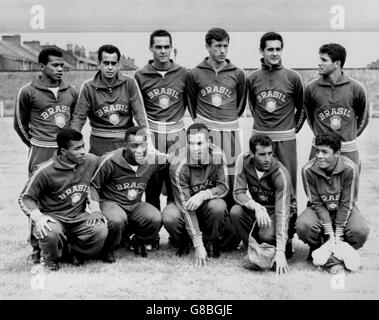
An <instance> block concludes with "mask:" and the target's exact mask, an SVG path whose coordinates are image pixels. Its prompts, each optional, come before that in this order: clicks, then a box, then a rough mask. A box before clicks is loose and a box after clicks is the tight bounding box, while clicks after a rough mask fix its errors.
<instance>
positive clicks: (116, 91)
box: [70, 71, 148, 140]
mask: <svg viewBox="0 0 379 320" xmlns="http://www.w3.org/2000/svg"><path fill="white" fill-rule="evenodd" d="M87 116H88V119H89V124H90V126H91V129H92V131H91V134H92V135H93V136H97V137H102V138H111V139H116V140H123V139H124V135H125V131H126V129H127V128H129V127H132V126H133V125H134V124H133V117H134V118H135V120H136V122H137V124H138V125H139V126H141V127H144V128H148V124H147V118H146V112H145V107H144V104H143V99H142V96H141V92H140V91H139V87H138V84H137V82H136V81H135V79H134V78H132V77H130V76H127V75H126V76H125V75H123V74H122V73H120V72H119V73H118V74H117V79H116V82H115V83H114V84H113V86H112V87H109V88H108V87H107V86H106V84H105V83H104V82H103V81H102V79H101V72H100V71H98V72H97V73H96V75H95V77H94V78H93V79H89V80H87V81H85V82H84V83H83V84H82V86H81V88H80V92H79V98H78V103H77V105H76V107H75V112H74V113H73V116H72V120H71V124H70V127H71V128H73V129H76V130H79V131H81V130H82V127H83V126H84V124H85V123H86V120H87Z"/></svg>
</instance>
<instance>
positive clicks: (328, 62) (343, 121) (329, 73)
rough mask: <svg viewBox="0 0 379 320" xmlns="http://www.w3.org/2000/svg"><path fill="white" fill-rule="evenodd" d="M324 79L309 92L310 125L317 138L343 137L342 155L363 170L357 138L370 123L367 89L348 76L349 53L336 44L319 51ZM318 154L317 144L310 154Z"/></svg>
mask: <svg viewBox="0 0 379 320" xmlns="http://www.w3.org/2000/svg"><path fill="white" fill-rule="evenodd" d="M319 55H320V63H319V74H320V77H319V78H318V79H316V80H314V81H312V82H311V83H309V84H308V85H307V87H306V89H305V107H306V110H307V117H308V123H309V126H310V128H311V129H312V131H313V133H314V135H315V136H316V135H318V134H321V133H326V132H330V133H337V134H338V135H340V136H341V137H342V147H341V154H342V155H344V156H346V157H349V158H350V159H351V160H353V161H354V162H355V163H356V164H357V166H358V167H360V161H359V153H358V147H357V140H356V139H357V137H358V136H359V135H360V134H361V133H362V132H363V130H364V129H365V128H366V126H367V123H368V108H367V97H366V91H365V88H364V87H363V85H362V84H361V83H359V82H358V81H357V80H354V79H352V78H349V77H347V76H345V75H344V73H343V71H342V68H343V66H344V64H345V60H346V50H345V48H344V47H343V46H341V45H339V44H336V43H329V44H325V45H323V46H321V47H320V50H319ZM315 154H316V148H315V146H314V142H313V145H312V150H311V154H310V157H309V158H310V159H312V158H313V157H314V156H315Z"/></svg>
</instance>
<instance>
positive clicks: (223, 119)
mask: <svg viewBox="0 0 379 320" xmlns="http://www.w3.org/2000/svg"><path fill="white" fill-rule="evenodd" d="M229 39H230V38H229V34H228V33H227V32H226V31H225V30H223V29H220V28H213V29H211V30H209V31H208V32H207V34H206V36H205V42H206V45H205V48H206V49H207V50H208V53H209V56H208V57H207V58H205V59H204V61H203V62H201V63H200V64H199V65H198V66H197V67H195V68H194V69H192V70H191V71H190V73H189V82H188V95H189V102H190V104H189V112H190V114H191V117H192V118H193V120H194V122H195V123H203V124H205V125H206V126H207V127H208V128H209V129H210V130H211V132H210V136H211V137H212V138H213V143H214V144H216V145H217V146H219V147H220V148H221V149H222V150H223V151H224V152H225V155H226V158H227V162H228V174H229V175H230V180H229V182H230V184H231V185H230V187H231V188H230V190H232V183H233V175H234V166H235V159H236V158H237V157H238V155H239V154H240V153H241V141H240V139H241V136H240V132H239V129H238V127H239V125H238V118H239V117H240V116H241V115H242V114H243V112H244V110H245V107H246V76H245V73H244V71H243V70H241V69H239V68H237V67H236V66H235V65H233V64H232V63H231V62H230V61H229V60H228V59H226V56H227V53H228V48H229ZM226 201H227V203H228V207H231V206H232V204H233V197H232V195H231V193H229V195H228V197H227V199H226Z"/></svg>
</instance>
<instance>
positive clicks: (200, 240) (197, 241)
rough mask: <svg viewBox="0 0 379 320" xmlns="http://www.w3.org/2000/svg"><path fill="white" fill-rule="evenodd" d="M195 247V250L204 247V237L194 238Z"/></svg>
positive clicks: (197, 236)
mask: <svg viewBox="0 0 379 320" xmlns="http://www.w3.org/2000/svg"><path fill="white" fill-rule="evenodd" d="M192 242H193V246H194V247H195V248H197V247H201V246H203V237H202V236H201V235H196V236H194V237H193V238H192Z"/></svg>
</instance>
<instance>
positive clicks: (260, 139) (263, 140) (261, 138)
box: [249, 134, 272, 154]
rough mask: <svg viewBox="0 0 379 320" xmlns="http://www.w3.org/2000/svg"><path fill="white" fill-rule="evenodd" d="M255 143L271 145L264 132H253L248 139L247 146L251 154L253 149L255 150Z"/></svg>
mask: <svg viewBox="0 0 379 320" xmlns="http://www.w3.org/2000/svg"><path fill="white" fill-rule="evenodd" d="M257 145H260V146H262V147H269V146H272V140H271V138H270V137H269V136H266V135H265V134H253V135H252V136H251V138H250V140H249V148H250V151H251V152H252V153H253V154H255V151H256V150H257Z"/></svg>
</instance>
